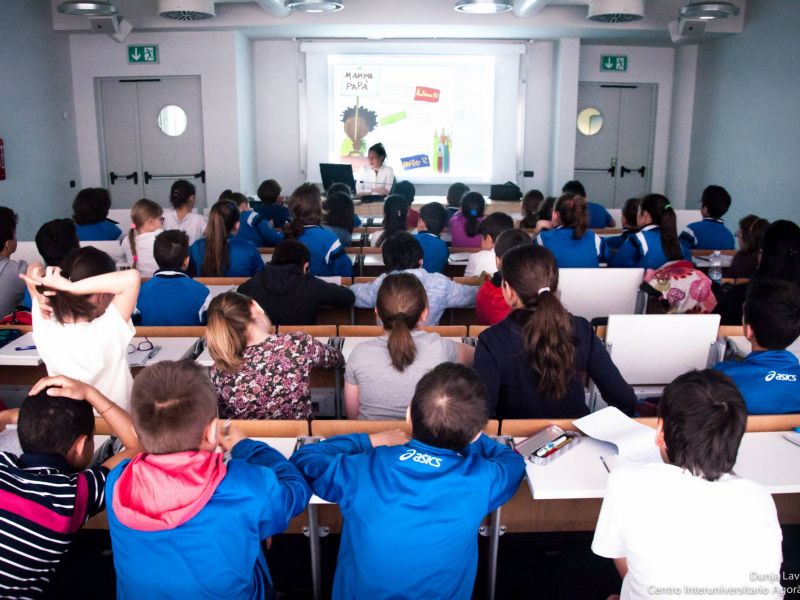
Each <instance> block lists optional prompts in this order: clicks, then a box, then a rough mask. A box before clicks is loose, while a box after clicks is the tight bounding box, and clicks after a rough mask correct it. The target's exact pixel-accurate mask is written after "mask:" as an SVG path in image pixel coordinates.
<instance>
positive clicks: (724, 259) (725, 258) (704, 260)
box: [692, 254, 733, 268]
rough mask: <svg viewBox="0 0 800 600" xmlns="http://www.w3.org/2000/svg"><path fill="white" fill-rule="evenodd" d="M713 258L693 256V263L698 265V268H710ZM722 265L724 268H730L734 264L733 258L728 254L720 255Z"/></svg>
mask: <svg viewBox="0 0 800 600" xmlns="http://www.w3.org/2000/svg"><path fill="white" fill-rule="evenodd" d="M710 258H711V256H693V257H692V262H694V264H696V265H697V266H698V267H703V268H705V267H708V266H709V265H710V264H711V262H710V260H709V259H710ZM719 258H720V263H721V264H722V268H726V267H730V266H731V265H732V264H733V257H732V256H730V255H728V254H721V255H720V257H719Z"/></svg>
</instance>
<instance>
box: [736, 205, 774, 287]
mask: <svg viewBox="0 0 800 600" xmlns="http://www.w3.org/2000/svg"><path fill="white" fill-rule="evenodd" d="M768 227H769V221H767V220H766V219H763V218H761V217H757V216H756V215H747V216H746V217H744V218H743V219H742V220H740V221H739V229H738V230H737V231H736V239H737V240H739V251H738V252H737V253H736V255H735V256H734V257H733V263H732V264H731V268H730V276H731V277H752V276H753V275H754V274H755V272H756V269H758V261H759V256H760V255H761V246H762V244H763V243H764V234H765V233H766V231H767V228H768Z"/></svg>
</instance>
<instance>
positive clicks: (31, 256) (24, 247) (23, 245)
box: [11, 242, 44, 265]
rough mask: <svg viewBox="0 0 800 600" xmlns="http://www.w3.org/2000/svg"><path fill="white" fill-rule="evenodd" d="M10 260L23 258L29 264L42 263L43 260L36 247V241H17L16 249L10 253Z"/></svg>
mask: <svg viewBox="0 0 800 600" xmlns="http://www.w3.org/2000/svg"><path fill="white" fill-rule="evenodd" d="M11 260H24V261H25V262H26V263H28V264H29V265H31V264H33V263H41V264H44V260H42V257H41V255H40V254H39V251H38V250H37V249H36V242H17V249H16V251H14V254H12V255H11Z"/></svg>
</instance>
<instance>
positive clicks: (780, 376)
mask: <svg viewBox="0 0 800 600" xmlns="http://www.w3.org/2000/svg"><path fill="white" fill-rule="evenodd" d="M714 368H715V369H716V370H717V371H722V372H723V373H725V374H726V375H728V376H729V377H730V378H731V379H733V381H734V382H735V383H736V386H737V387H738V388H739V391H740V392H741V393H742V396H744V402H745V404H747V412H748V414H751V415H776V414H784V413H797V412H800V363H798V360H797V357H796V356H795V355H794V354H792V353H791V352H789V351H788V350H765V351H762V352H751V353H750V354H748V355H747V356H746V357H745V359H744V360H742V361H736V360H728V361H725V362H722V363H719V364H718V365H717V366H716V367H714Z"/></svg>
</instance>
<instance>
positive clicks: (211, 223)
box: [189, 200, 264, 277]
mask: <svg viewBox="0 0 800 600" xmlns="http://www.w3.org/2000/svg"><path fill="white" fill-rule="evenodd" d="M238 231H239V209H238V208H237V206H236V205H235V204H234V203H233V202H231V201H230V200H220V201H219V202H217V203H216V204H215V205H214V206H212V207H211V213H209V215H208V227H207V228H206V237H205V238H204V239H200V240H197V241H196V242H195V243H194V244H192V246H191V247H190V248H189V273H190V274H192V275H194V276H195V277H252V276H253V275H255V274H256V273H258V272H259V271H260V270H261V269H263V268H264V261H263V260H262V259H261V255H260V254H259V253H258V249H257V248H256V247H255V246H254V245H253V244H251V243H250V242H246V241H243V240H239V239H236V237H234V236H235V235H236V233H237V232H238Z"/></svg>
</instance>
